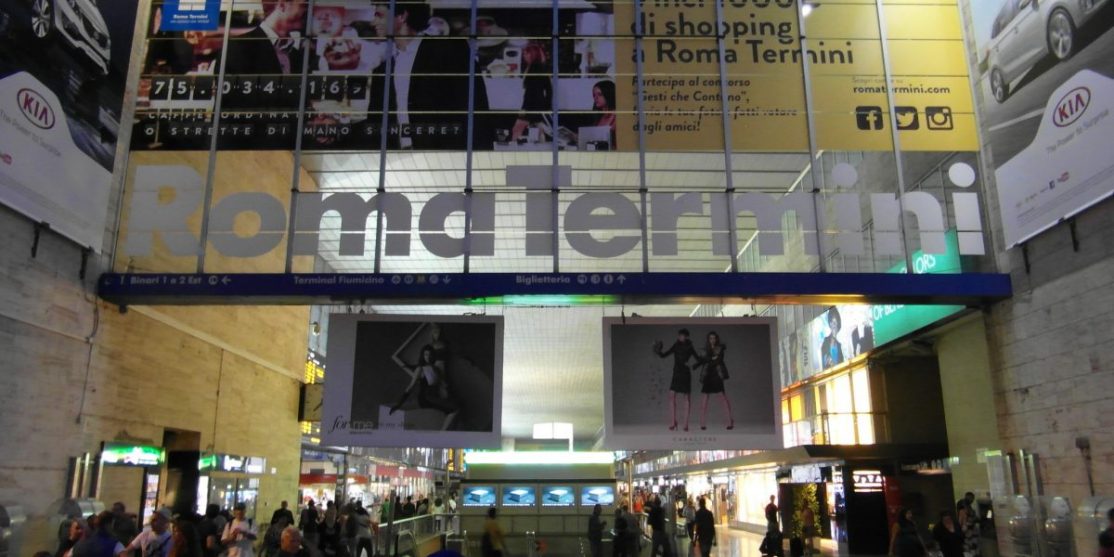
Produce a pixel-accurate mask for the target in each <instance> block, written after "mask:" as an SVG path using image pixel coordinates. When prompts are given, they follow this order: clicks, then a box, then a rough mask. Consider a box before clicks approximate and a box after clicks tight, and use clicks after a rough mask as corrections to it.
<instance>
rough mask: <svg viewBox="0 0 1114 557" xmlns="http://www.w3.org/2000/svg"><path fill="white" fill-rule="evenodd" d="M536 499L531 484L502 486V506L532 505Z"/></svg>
mask: <svg viewBox="0 0 1114 557" xmlns="http://www.w3.org/2000/svg"><path fill="white" fill-rule="evenodd" d="M537 500H538V499H537V494H536V492H535V491H534V488H533V487H532V486H525V485H512V486H507V487H504V488H503V506H504V507H533V506H534V504H535V503H536V502H537Z"/></svg>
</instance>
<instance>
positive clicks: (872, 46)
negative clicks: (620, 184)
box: [615, 0, 978, 151]
mask: <svg viewBox="0 0 1114 557" xmlns="http://www.w3.org/2000/svg"><path fill="white" fill-rule="evenodd" d="M716 11H717V10H716V6H715V4H714V3H712V2H711V1H705V0H684V1H681V0H653V1H651V2H643V3H642V4H641V17H640V21H639V22H638V24H637V25H636V22H635V10H634V6H633V5H628V6H624V8H623V9H617V10H616V14H615V18H616V21H615V29H616V32H617V33H619V34H625V33H628V32H629V33H631V34H637V33H638V32H639V31H641V34H642V36H643V40H642V51H641V52H635V50H636V49H635V48H634V47H633V46H632V47H631V48H630V49H629V50H628V49H619V50H620V51H621V52H625V53H627V54H630V55H629V56H627V55H624V54H619V53H617V56H616V58H617V60H616V70H617V71H616V74H617V75H618V76H621V77H619V78H618V79H617V83H616V93H617V95H616V96H617V104H618V105H619V113H618V115H617V117H618V130H617V134H618V144H619V145H621V146H624V147H623V149H627V148H634V147H635V146H637V145H638V127H639V123H638V118H637V115H636V99H637V95H638V83H637V81H638V80H637V78H636V77H634V76H635V75H637V69H636V61H637V59H638V58H639V57H640V58H641V60H642V74H643V77H642V95H643V97H642V108H643V111H644V112H645V117H644V120H645V127H646V148H647V149H648V150H651V151H654V150H662V151H676V150H684V151H703V150H721V149H723V147H724V133H723V127H722V121H723V119H722V116H723V112H724V110H725V106H724V103H723V101H722V100H721V99H722V98H723V97H724V95H726V99H727V102H726V112H727V115H726V116H727V118H726V121H727V123H728V125H729V126H730V131H731V134H730V141H731V148H732V149H733V150H735V151H804V150H807V149H808V147H809V143H808V133H809V130H808V122H807V117H806V103H805V87H804V84H805V78H804V76H805V73H804V68H803V62H804V60H805V59H807V61H808V75H809V83H810V84H811V89H812V104H813V117H814V122H815V133H816V138H815V140H816V143H817V146H818V148H820V149H826V150H844V151H859V150H862V151H873V150H890V149H892V148H893V142H892V135H891V126H894V125H896V126H897V129H898V130H899V141H900V147H901V148H902V149H904V150H913V151H971V150H977V149H978V141H977V137H976V131H975V119H974V109H973V103H972V100H971V88H970V84H969V80H968V73H967V63H966V58H965V56H966V54H965V50H964V46H963V37H962V30H961V27H960V14H959V11H958V7H957V5H956V2H954V1H947V0H939V1H936V2H932V1H928V2H926V1H925V0H919V1H917V2H913V1H910V0H904V1H900V0H884V1H883V9H882V21H881V22H880V21H879V14H878V7H877V4H876V3H875V2H874V1H873V0H843V1H841V2H833V3H829V2H824V3H823V4H820V5H817V6H816V7H815V8H813V9H812V10H811V12H810V13H809V14H808V15H807V16H806V17H804V18H803V22H804V29H803V30H802V28H801V26H800V25H799V24H798V15H797V5H796V1H795V0H757V1H754V0H750V1H748V0H726V1H725V2H724V3H723V6H722V20H720V18H717V14H716ZM883 25H884V28H885V36H886V39H887V42H886V46H887V47H888V54H889V60H890V69H891V80H890V83H889V87H890V88H891V91H892V93H893V101H894V105H895V106H894V109H895V110H894V112H895V113H896V115H897V121H896V122H891V110H890V106H889V101H888V95H887V91H886V86H887V84H886V79H885V71H884V69H883V68H884V64H883V49H882V33H881V29H882V26H883ZM717 35H718V36H722V37H723V41H722V43H723V44H722V48H721V46H720V45H719V44H717V40H716V37H717ZM802 37H804V41H805V43H804V46H805V48H804V50H803V52H802V49H801V40H802ZM721 63H722V64H723V65H724V68H725V74H726V76H727V83H726V87H723V84H721V82H720V79H719V73H720V69H719V67H720V64H721ZM628 146H629V147H628Z"/></svg>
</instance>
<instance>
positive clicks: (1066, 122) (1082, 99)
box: [1052, 87, 1091, 128]
mask: <svg viewBox="0 0 1114 557" xmlns="http://www.w3.org/2000/svg"><path fill="white" fill-rule="evenodd" d="M1090 104H1091V90H1090V89H1088V88H1086V87H1076V88H1075V89H1072V90H1071V91H1068V94H1066V95H1064V97H1063V98H1062V99H1060V102H1058V103H1056V109H1055V110H1054V111H1053V112H1052V123H1053V124H1056V127H1058V128H1064V127H1067V126H1070V125H1072V124H1073V123H1075V121H1076V120H1078V119H1079V118H1080V117H1081V116H1083V113H1084V112H1086V111H1087V106H1088V105H1090Z"/></svg>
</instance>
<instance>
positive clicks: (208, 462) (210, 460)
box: [197, 454, 217, 470]
mask: <svg viewBox="0 0 1114 557" xmlns="http://www.w3.org/2000/svg"><path fill="white" fill-rule="evenodd" d="M216 467H217V455H215V454H211V455H205V456H203V457H201V458H199V459H197V469H198V470H213V469H215V468H216Z"/></svg>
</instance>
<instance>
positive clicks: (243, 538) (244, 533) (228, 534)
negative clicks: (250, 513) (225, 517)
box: [221, 503, 257, 557]
mask: <svg viewBox="0 0 1114 557" xmlns="http://www.w3.org/2000/svg"><path fill="white" fill-rule="evenodd" d="M245 510H246V506H245V505H244V504H243V503H236V506H235V507H232V522H229V523H228V525H226V526H225V527H224V534H223V535H222V536H221V543H223V544H224V547H225V548H227V549H228V557H255V539H256V537H257V536H256V533H255V529H253V528H252V527H251V524H248V521H247V519H246V518H245V517H244V512H245Z"/></svg>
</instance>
